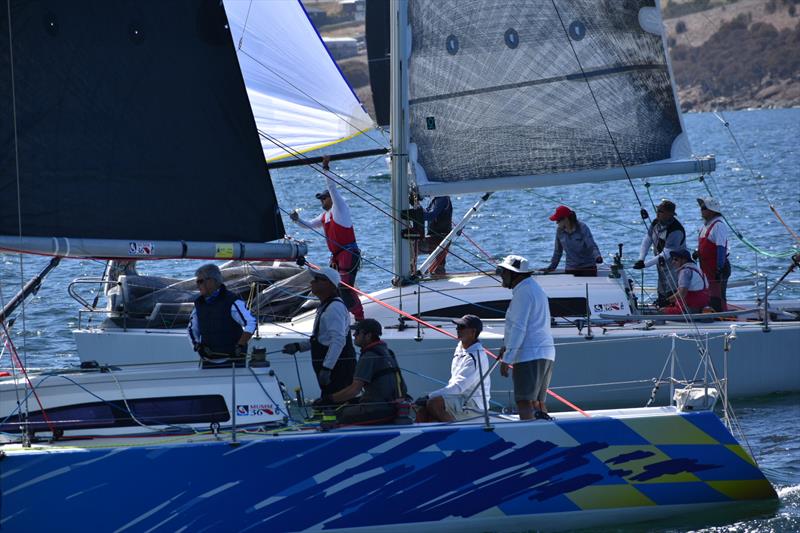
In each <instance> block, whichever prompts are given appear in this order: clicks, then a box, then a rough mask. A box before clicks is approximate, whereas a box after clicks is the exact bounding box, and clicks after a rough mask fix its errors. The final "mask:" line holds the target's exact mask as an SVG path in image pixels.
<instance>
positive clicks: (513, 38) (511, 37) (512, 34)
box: [503, 28, 519, 50]
mask: <svg viewBox="0 0 800 533" xmlns="http://www.w3.org/2000/svg"><path fill="white" fill-rule="evenodd" d="M503 38H504V39H505V41H506V46H508V47H509V48H511V49H512V50H513V49H514V48H516V47H517V46H519V33H517V30H515V29H514V28H508V29H507V30H506V33H505V35H504V36H503Z"/></svg>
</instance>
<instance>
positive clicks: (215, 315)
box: [194, 285, 242, 355]
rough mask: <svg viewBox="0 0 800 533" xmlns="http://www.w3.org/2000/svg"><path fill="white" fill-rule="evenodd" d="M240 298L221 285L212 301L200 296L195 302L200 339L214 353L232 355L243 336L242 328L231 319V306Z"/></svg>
mask: <svg viewBox="0 0 800 533" xmlns="http://www.w3.org/2000/svg"><path fill="white" fill-rule="evenodd" d="M238 299H239V298H238V297H237V296H236V295H235V294H233V293H232V292H230V291H229V290H228V289H226V288H225V285H221V286H220V289H219V294H217V296H215V297H214V298H212V299H211V300H206V298H205V297H203V296H200V297H199V298H197V299H196V300H195V301H194V309H195V312H196V313H197V323H198V325H199V326H200V338H201V341H202V343H203V344H204V345H206V346H207V347H208V349H209V350H211V351H212V352H217V353H221V354H230V355H232V354H233V353H234V351H235V350H236V343H237V342H239V339H240V338H241V336H242V326H240V325H239V324H238V323H237V322H236V321H235V320H234V319H233V317H231V306H232V305H233V303H234V302H235V301H236V300H238Z"/></svg>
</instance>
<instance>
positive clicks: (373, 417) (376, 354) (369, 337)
mask: <svg viewBox="0 0 800 533" xmlns="http://www.w3.org/2000/svg"><path fill="white" fill-rule="evenodd" d="M382 333H383V330H382V328H381V325H380V323H379V322H378V321H377V320H375V319H372V318H365V319H364V320H361V321H360V322H358V323H356V325H355V326H353V342H354V343H355V345H356V346H358V347H359V348H361V355H360V356H359V359H358V364H357V365H356V371H355V374H354V375H353V382H352V383H351V384H350V385H349V386H347V387H345V388H344V389H342V390H339V391H337V392H334V393H333V394H331V395H330V396H328V397H323V398H321V399H320V403H321V404H322V405H331V404H340V403H344V402H347V404H346V405H342V406H341V407H339V408H338V409H337V412H336V421H337V422H338V423H340V424H359V425H368V424H382V423H388V422H391V421H392V420H394V418H395V417H396V416H397V401H398V400H400V399H402V398H405V396H406V392H407V391H406V384H405V381H404V380H403V375H402V374H401V373H400V367H399V365H398V364H397V359H395V356H394V353H393V352H392V351H391V350H390V349H389V347H388V346H386V343H385V342H383V341H382V340H381V334H382ZM359 394H361V396H360V397H358V395H359Z"/></svg>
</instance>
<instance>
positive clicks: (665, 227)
mask: <svg viewBox="0 0 800 533" xmlns="http://www.w3.org/2000/svg"><path fill="white" fill-rule="evenodd" d="M651 248H652V250H653V257H652V258H651V259H650V260H648V261H645V260H644V258H645V257H647V252H648V250H650V249H651ZM685 249H686V231H685V230H684V229H683V226H682V225H681V223H680V222H678V219H677V218H675V204H674V203H672V202H670V201H669V200H662V201H661V203H660V204H658V207H656V219H655V220H654V221H653V223H652V224H650V229H649V230H648V232H647V235H645V236H644V239H642V247H641V250H640V251H639V260H638V261H636V263H634V265H633V268H635V269H636V270H641V269H643V268H647V267H649V266H653V265H655V264H657V265H658V301H657V303H658V305H665V304H666V303H667V299H668V297H669V296H670V295H671V294H672V293H673V292H675V289H676V286H675V283H676V280H677V275H678V271H677V269H676V267H675V265H674V264H672V262H671V261H670V252H678V251H680V250H685Z"/></svg>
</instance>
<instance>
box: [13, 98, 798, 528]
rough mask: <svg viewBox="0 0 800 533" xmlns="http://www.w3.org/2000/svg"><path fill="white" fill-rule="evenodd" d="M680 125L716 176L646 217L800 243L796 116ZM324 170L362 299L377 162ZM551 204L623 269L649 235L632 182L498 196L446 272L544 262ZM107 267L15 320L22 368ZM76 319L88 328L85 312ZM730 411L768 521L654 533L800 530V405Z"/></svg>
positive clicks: (380, 168) (772, 250)
mask: <svg viewBox="0 0 800 533" xmlns="http://www.w3.org/2000/svg"><path fill="white" fill-rule="evenodd" d="M684 118H685V123H686V128H687V130H688V133H689V138H690V140H691V143H692V148H693V149H694V151H695V153H697V154H715V155H716V158H717V171H716V172H715V173H714V174H713V176H712V177H711V178H709V179H708V180H707V181H706V182H705V183H701V182H700V181H699V180H697V179H696V177H695V176H673V177H667V178H658V179H653V180H650V182H651V184H650V187H646V186H645V184H644V182H643V181H642V180H635V181H634V186H635V188H636V192H637V194H638V196H639V198H640V199H641V201H642V202H643V203H644V204H645V206H646V207H647V208H648V210H649V211H650V213H651V215H654V209H653V208H652V207H651V204H650V198H651V197H652V200H653V201H655V202H656V203H658V201H659V200H660V199H661V198H669V199H671V200H673V201H674V202H675V203H676V204H677V206H678V218H679V219H680V220H681V222H682V223H683V224H684V226H685V228H686V231H687V236H688V239H687V240H688V241H689V242H690V243H693V242H695V240H696V234H697V231H698V229H699V228H700V227H701V225H702V224H701V219H700V214H699V210H698V208H697V204H696V201H695V198H697V197H700V196H707V195H708V191H707V189H706V185H707V186H708V187H709V188H710V189H711V190H712V191H713V193H714V195H715V196H716V197H717V198H719V199H720V200H721V201H722V205H723V208H724V210H725V212H726V214H728V215H729V217H730V220H731V222H732V224H733V225H734V226H735V227H736V228H737V229H738V230H739V231H740V232H741V234H742V236H743V238H745V239H747V240H748V241H749V242H751V243H752V245H753V246H754V247H756V248H758V249H759V250H761V251H762V252H764V253H766V254H773V255H774V254H781V253H785V252H787V251H790V250H792V246H793V245H794V246H797V244H798V243H797V241H795V240H794V239H793V237H791V235H790V234H789V232H788V231H787V230H786V229H785V228H784V226H783V225H782V224H781V223H780V222H779V220H778V219H777V218H776V216H775V215H773V214H772V212H771V211H770V208H769V205H770V203H771V204H772V205H773V206H774V208H775V210H776V211H777V213H778V214H779V215H780V217H781V218H782V219H783V220H784V222H785V223H786V224H787V225H788V226H790V227H791V228H793V230H794V231H795V232H798V231H800V153H799V152H798V149H797V144H798V139H800V109H788V110H763V111H739V112H731V113H726V114H725V115H724V120H727V121H728V122H729V123H730V130H729V129H727V128H725V126H724V125H723V122H722V120H721V119H720V118H719V117H717V116H715V115H713V114H710V113H700V114H691V115H686V116H685V117H684ZM370 135H371V137H372V138H367V137H364V136H362V137H359V138H356V139H353V140H351V141H348V142H347V143H344V144H342V145H339V146H336V147H333V148H331V151H349V150H362V149H369V148H375V147H376V146H378V144H380V145H382V146H385V145H386V144H387V141H386V140H385V138H384V137H383V136H382V135H381V134H379V133H375V132H373V133H371V134H370ZM737 143H738V146H739V147H740V148H737ZM332 166H333V170H334V171H336V172H337V173H339V174H340V175H341V176H342V178H343V179H344V180H347V182H349V183H351V184H352V185H347V187H346V188H347V189H348V190H345V191H344V195H345V196H346V197H347V198H348V199H349V203H350V206H351V209H352V213H353V219H354V221H355V227H356V232H357V236H358V241H359V243H360V244H361V247H362V249H363V252H364V255H365V264H364V267H363V270H362V271H361V273H360V274H359V279H358V282H359V285H360V286H361V287H362V288H364V289H367V290H375V289H378V288H381V287H384V286H385V285H386V284H387V281H388V280H389V279H390V277H391V274H390V271H391V268H392V264H391V253H392V250H391V240H390V237H389V235H390V221H389V219H388V217H387V216H386V215H385V214H383V213H382V212H381V211H384V212H386V211H388V210H389V207H388V203H389V199H390V194H391V193H390V181H389V175H388V173H387V171H386V164H385V161H384V159H383V157H376V158H373V159H367V160H356V161H347V162H336V163H334V164H333V165H332ZM272 177H273V182H274V184H275V188H276V192H277V194H278V200H279V203H280V205H281V207H282V208H283V209H286V210H291V209H292V208H295V207H300V208H303V210H304V216H311V215H313V214H316V213H317V212H318V210H319V202H318V201H317V200H315V199H314V195H313V193H314V192H316V191H318V190H320V189H322V188H324V182H323V180H322V178H321V176H320V175H319V174H318V173H316V172H314V171H313V170H310V169H305V168H297V169H283V170H278V171H274V172H273V174H272ZM687 180H690V181H687ZM223 190H224V189H223ZM648 193H649V194H648ZM359 197H360V198H359ZM362 199H365V200H366V201H364V200H362ZM476 200H477V195H465V196H459V197H454V198H453V204H454V209H455V213H456V214H458V213H464V212H465V211H466V210H467V209H468V208H469V207H470V206H471V205H472V204H473V203H474V202H475V201H476ZM559 203H565V204H567V205H570V206H571V207H572V208H573V209H575V210H576V211H577V213H578V217H579V218H580V219H581V220H583V221H585V222H587V223H588V224H589V226H590V227H591V229H592V232H593V233H594V236H595V240H596V241H597V242H598V244H599V246H600V249H601V251H602V253H603V255H604V257H605V258H606V260H607V261H610V258H611V255H612V254H613V253H615V252H616V251H617V245H618V244H619V243H622V244H623V245H624V246H623V249H624V256H625V258H626V262H627V263H628V264H632V262H633V261H634V260H635V259H636V258H637V255H638V250H639V245H640V243H641V239H642V235H643V231H644V230H643V227H642V225H641V222H640V219H639V205H638V203H637V199H636V195H635V194H634V192H633V191H632V189H631V185H630V184H628V183H627V182H626V181H616V182H610V183H603V184H594V185H593V184H584V185H575V186H570V187H549V188H543V189H535V190H524V191H503V192H498V193H496V194H495V195H494V196H493V197H492V198H491V200H490V201H489V202H488V203H487V204H486V205H485V206H484V207H483V209H482V210H481V212H480V213H479V214H478V215H477V216H476V217H474V218H473V219H472V221H471V222H470V223H469V225H468V226H467V228H466V231H465V233H466V235H467V236H468V237H469V238H471V239H472V240H474V241H475V242H477V243H478V245H479V246H480V248H481V249H482V250H483V251H479V249H478V248H477V247H475V246H473V245H472V244H470V243H469V242H468V240H466V239H462V240H461V242H460V245H459V246H454V247H453V248H452V249H451V252H452V253H451V256H450V257H449V258H448V268H449V269H450V270H453V271H454V270H475V269H476V268H484V269H485V268H487V267H488V264H489V263H488V261H487V260H486V257H485V255H484V252H486V253H488V254H490V255H492V256H494V257H500V256H503V255H506V254H508V253H517V254H521V255H524V256H526V257H528V258H529V259H530V260H531V262H532V263H533V264H534V265H541V266H544V265H546V264H547V262H548V261H549V258H550V254H551V253H552V243H553V235H554V224H553V223H552V222H550V221H549V220H548V219H547V217H548V216H549V215H550V214H551V213H552V211H553V210H554V208H555V207H556V206H557V205H558V204H559ZM454 216H457V215H454ZM284 219H285V220H286V222H287V223H288V224H289V225H288V226H287V231H288V232H291V233H293V234H294V235H295V236H297V237H304V238H307V239H308V241H309V246H310V254H309V259H310V260H312V261H315V262H324V261H325V260H326V258H327V249H326V247H325V244H324V242H323V240H322V238H320V237H319V236H317V235H315V234H313V233H311V232H308V231H298V230H297V228H296V227H295V226H293V225H291V223H289V222H288V217H284ZM456 256H457V257H456ZM459 259H460V260H459ZM46 263H47V259H45V258H37V257H25V258H23V260H22V261H20V259H19V258H18V257H17V256H15V255H10V254H5V255H4V254H0V304H2V303H4V302H5V301H6V300H7V299H8V298H10V297H11V296H12V295H13V294H14V293H15V292H16V290H17V289H18V288H19V287H20V285H21V283H23V282H22V281H21V280H27V279H29V278H30V277H31V276H32V275H34V274H35V273H36V272H38V271H39V270H40V269H41V268H43V267H44V265H45V264H46ZM731 263H732V265H733V267H734V273H733V276H732V278H731V280H732V281H734V280H736V279H741V278H745V277H749V276H751V274H752V273H754V272H763V273H764V274H765V275H766V276H767V278H768V279H769V280H773V281H774V280H776V279H777V278H779V277H780V276H781V275H782V274H783V273H784V272H785V270H786V268H787V267H788V265H789V260H788V259H785V258H777V257H769V256H767V255H761V254H757V253H756V252H755V251H753V250H752V249H751V248H750V247H748V246H746V245H745V244H743V243H742V242H741V241H738V240H735V239H733V238H732V240H731ZM198 264H199V263H198V262H194V261H159V262H153V263H149V264H145V265H140V268H139V270H140V272H142V273H150V274H159V275H169V276H175V277H189V276H191V275H192V274H193V272H194V269H195V268H197V266H198ZM103 268H104V263H103V262H98V261H65V262H64V263H62V265H61V266H59V267H58V268H56V269H55V270H54V271H53V272H52V273H51V274H50V275H49V276H48V278H47V281H46V283H45V285H44V287H43V288H42V289H41V290H40V291H39V293H38V294H37V295H36V296H35V297H34V298H33V299H31V300H30V301H29V302H28V303H27V305H26V306H25V312H24V315H23V314H20V315H19V316H18V318H17V321H16V322H15V324H14V326H13V328H12V335H13V338H14V340H15V342H16V343H17V346H18V348H19V350H20V352H21V353H23V354H25V356H26V358H27V360H28V365H29V366H32V367H53V366H64V365H70V364H75V363H76V362H77V357H76V356H75V343H74V341H73V340H72V337H71V333H70V332H71V329H72V328H74V327H76V326H77V325H78V320H79V315H78V309H79V306H78V304H77V303H75V302H74V301H73V300H72V299H71V298H69V296H68V295H67V293H66V287H67V285H68V284H69V282H70V281H72V280H73V279H74V278H76V277H80V276H96V277H99V276H100V275H101V274H102V272H103ZM646 274H647V279H646V280H645V281H646V283H647V284H654V283H655V275H654V272H652V271H648V272H647V273H646ZM789 279H794V280H800V275H798V274H797V273H795V274H793V275H792V276H790V278H789ZM754 290H755V289H753V288H752V287H748V288H739V289H733V290H731V291H730V293H731V296H732V297H734V298H752V297H753V296H754ZM759 290H760V291H763V288H761V289H759ZM83 294H84V295H85V296H86V297H87V298H89V299H90V300H91V298H92V297H93V295H92V294H91V293H89V292H88V291H87V290H84V291H83ZM771 298H800V286H798V285H794V286H793V287H789V288H781V289H779V290H776V291H775V292H774V293H773V296H771ZM80 320H81V321H82V324H85V323H86V318H85V317H80ZM798 357H800V347H798ZM3 366H8V359H7V356H6V355H3V356H2V358H0V367H3ZM736 407H738V409H737V413H738V415H739V420H740V422H741V425H742V427H743V428H744V431H745V434H746V435H747V437H748V440H749V443H750V445H751V446H752V449H753V453H754V455H755V457H756V458H757V460H758V461H759V463H760V464H761V465H762V466H763V467H764V469H765V471H766V473H767V475H768V477H769V478H770V480H771V481H772V482H773V483H774V484H775V486H776V488H777V489H778V491H779V494H780V496H781V503H780V507H779V509H778V510H777V512H776V511H774V510H772V509H767V510H765V511H763V512H764V513H765V516H763V517H757V518H752V516H753V514H752V510H747V511H748V514H747V516H749V517H750V518H743V519H741V520H739V519H737V518H736V517H734V516H732V515H731V514H730V513H726V514H725V515H722V516H709V515H707V514H706V515H703V516H701V517H697V516H695V517H676V518H675V519H674V520H671V521H669V522H666V523H659V524H652V526H651V527H649V529H652V530H656V531H690V530H697V529H698V527H700V525H706V528H705V529H704V530H705V531H800V423H798V419H800V396H798V395H787V396H780V397H770V398H763V399H760V400H758V401H750V402H749V403H747V404H740V405H738V406H736ZM708 524H714V525H713V526H708ZM640 529H641V527H639V528H636V529H625V531H634V530H640Z"/></svg>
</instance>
